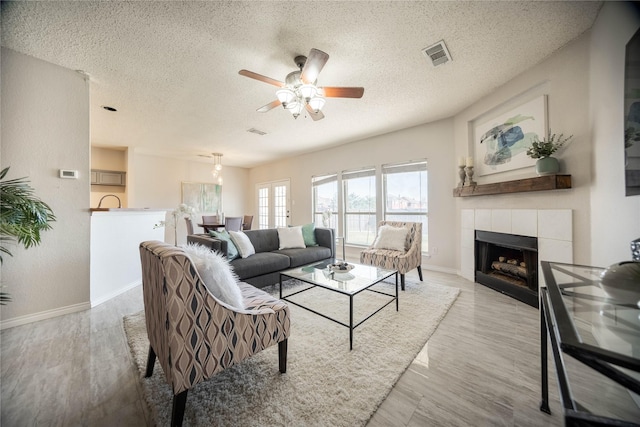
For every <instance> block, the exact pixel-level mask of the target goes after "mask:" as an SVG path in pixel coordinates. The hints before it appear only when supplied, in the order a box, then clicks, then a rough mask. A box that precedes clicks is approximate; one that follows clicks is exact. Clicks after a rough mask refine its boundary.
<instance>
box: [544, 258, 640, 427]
mask: <svg viewBox="0 0 640 427" xmlns="http://www.w3.org/2000/svg"><path fill="white" fill-rule="evenodd" d="M541 264H542V272H543V274H544V279H545V282H546V288H545V287H542V288H541V289H540V326H541V327H540V334H541V337H540V345H541V351H540V353H541V374H542V382H541V386H542V403H541V405H540V410H542V411H544V412H547V413H551V411H550V408H549V389H548V367H547V346H548V343H549V342H550V344H551V349H552V352H553V358H554V362H555V366H556V374H557V375H556V377H557V380H558V388H559V392H560V400H561V403H562V407H563V410H564V421H565V424H566V425H567V426H573V425H581V426H582V425H616V426H640V396H639V395H640V318H639V316H640V308H639V306H638V304H640V302H639V301H637V300H636V301H620V300H616V299H614V298H611V297H610V296H609V294H607V292H606V291H605V287H604V286H603V284H602V283H601V281H600V274H601V273H602V272H603V271H604V269H602V268H596V267H588V266H581V265H573V264H562V263H555V262H547V261H542V263H541ZM639 298H640V297H639ZM634 299H635V298H634ZM547 337H548V338H549V341H547ZM566 356H570V357H567V358H566V360H565V357H566ZM578 395H579V396H578Z"/></svg>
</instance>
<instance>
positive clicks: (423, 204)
mask: <svg viewBox="0 0 640 427" xmlns="http://www.w3.org/2000/svg"><path fill="white" fill-rule="evenodd" d="M382 181H383V194H384V219H385V221H410V222H421V223H422V250H423V251H425V252H426V251H427V249H428V241H429V239H428V236H429V231H428V222H427V218H428V214H429V209H428V207H429V204H428V199H427V196H428V191H427V187H428V177H427V162H426V161H418V162H411V163H403V164H396V165H383V166H382Z"/></svg>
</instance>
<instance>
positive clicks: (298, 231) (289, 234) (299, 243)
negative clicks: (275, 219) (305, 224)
mask: <svg viewBox="0 0 640 427" xmlns="http://www.w3.org/2000/svg"><path fill="white" fill-rule="evenodd" d="M278 240H280V248H279V249H295V248H306V247H307V246H306V245H305V244H304V237H303V236H302V226H301V225H298V226H296V227H282V228H278Z"/></svg>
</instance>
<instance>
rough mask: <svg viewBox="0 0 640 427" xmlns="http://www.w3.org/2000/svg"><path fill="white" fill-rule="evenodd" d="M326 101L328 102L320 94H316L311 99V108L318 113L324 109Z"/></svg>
mask: <svg viewBox="0 0 640 427" xmlns="http://www.w3.org/2000/svg"><path fill="white" fill-rule="evenodd" d="M325 102H327V100H326V99H324V98H322V97H320V96H316V97H314V98H311V99H310V100H309V107H311V109H312V110H313V111H314V112H315V113H317V112H319V111H320V110H322V107H324V104H325Z"/></svg>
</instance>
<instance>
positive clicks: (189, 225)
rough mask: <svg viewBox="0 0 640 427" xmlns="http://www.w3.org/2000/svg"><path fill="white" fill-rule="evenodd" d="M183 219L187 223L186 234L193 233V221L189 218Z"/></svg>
mask: <svg viewBox="0 0 640 427" xmlns="http://www.w3.org/2000/svg"><path fill="white" fill-rule="evenodd" d="M184 220H185V221H186V223H187V236H190V235H192V234H193V221H191V218H185V219H184Z"/></svg>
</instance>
